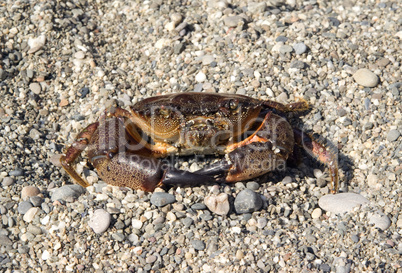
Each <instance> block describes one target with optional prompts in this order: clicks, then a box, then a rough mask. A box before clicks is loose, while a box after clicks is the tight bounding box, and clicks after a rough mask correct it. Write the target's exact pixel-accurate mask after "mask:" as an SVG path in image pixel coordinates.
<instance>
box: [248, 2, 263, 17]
mask: <svg viewBox="0 0 402 273" xmlns="http://www.w3.org/2000/svg"><path fill="white" fill-rule="evenodd" d="M266 8H267V3H265V2H261V3H255V2H250V3H248V6H247V9H248V11H249V12H251V13H253V14H258V13H263V12H264V11H265V9H266Z"/></svg>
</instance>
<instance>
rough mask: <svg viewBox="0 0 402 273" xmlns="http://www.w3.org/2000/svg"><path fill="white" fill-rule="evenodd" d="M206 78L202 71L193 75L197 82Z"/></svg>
mask: <svg viewBox="0 0 402 273" xmlns="http://www.w3.org/2000/svg"><path fill="white" fill-rule="evenodd" d="M206 79H207V76H205V74H204V73H203V72H199V73H198V74H197V75H195V80H196V81H197V82H204V81H205V80H206Z"/></svg>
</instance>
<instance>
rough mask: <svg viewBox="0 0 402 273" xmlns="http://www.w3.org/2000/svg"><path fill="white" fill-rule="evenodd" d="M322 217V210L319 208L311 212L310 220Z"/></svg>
mask: <svg viewBox="0 0 402 273" xmlns="http://www.w3.org/2000/svg"><path fill="white" fill-rule="evenodd" d="M321 215H322V210H321V209H320V208H315V209H314V210H313V212H312V213H311V218H313V219H318V218H320V217H321Z"/></svg>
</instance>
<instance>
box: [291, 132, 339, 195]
mask: <svg viewBox="0 0 402 273" xmlns="http://www.w3.org/2000/svg"><path fill="white" fill-rule="evenodd" d="M293 132H294V136H295V143H296V145H298V146H300V147H303V148H304V150H306V151H307V152H308V153H309V154H310V155H312V156H313V157H315V158H316V159H317V160H318V161H320V162H321V163H323V164H325V165H326V166H327V167H328V169H329V171H330V174H331V175H330V176H331V192H332V193H337V192H338V187H339V185H338V180H339V177H338V176H339V175H338V156H337V153H336V152H334V151H333V150H332V149H331V148H328V147H325V146H324V145H323V144H322V143H320V141H318V140H316V139H314V138H313V137H312V136H311V135H309V134H306V133H304V132H303V131H301V130H299V129H293Z"/></svg>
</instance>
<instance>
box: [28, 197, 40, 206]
mask: <svg viewBox="0 0 402 273" xmlns="http://www.w3.org/2000/svg"><path fill="white" fill-rule="evenodd" d="M29 201H31V203H32V205H33V206H34V207H40V206H41V205H42V203H43V199H42V197H40V196H31V198H29Z"/></svg>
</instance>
